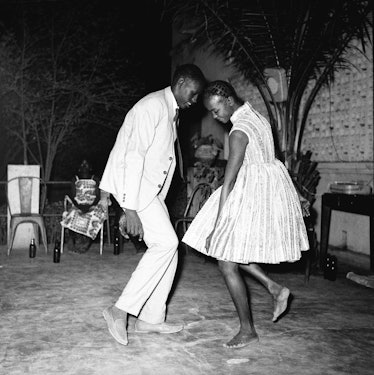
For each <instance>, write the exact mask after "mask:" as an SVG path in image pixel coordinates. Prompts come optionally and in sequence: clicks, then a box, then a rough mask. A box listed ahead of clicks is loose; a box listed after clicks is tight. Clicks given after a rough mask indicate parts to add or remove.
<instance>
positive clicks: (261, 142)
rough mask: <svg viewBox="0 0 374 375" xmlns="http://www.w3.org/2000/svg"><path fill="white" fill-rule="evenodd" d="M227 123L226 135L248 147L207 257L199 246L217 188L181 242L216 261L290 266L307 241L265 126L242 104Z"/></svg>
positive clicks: (207, 231) (288, 182) (298, 209)
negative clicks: (238, 135) (241, 136)
mask: <svg viewBox="0 0 374 375" xmlns="http://www.w3.org/2000/svg"><path fill="white" fill-rule="evenodd" d="M231 122H232V124H233V127H232V129H231V132H230V134H231V133H232V132H233V131H235V130H240V131H242V132H243V133H245V134H246V135H247V137H248V140H249V142H248V145H247V148H246V150H245V157H244V161H243V164H242V166H241V167H240V170H239V172H238V176H237V179H236V182H235V185H234V187H233V189H232V191H231V192H230V194H229V196H228V197H227V200H226V202H225V205H224V207H223V208H222V211H221V215H220V218H219V219H218V222H217V226H216V229H215V231H214V235H213V237H212V240H211V246H210V249H209V252H208V253H207V251H206V249H205V241H206V238H207V237H208V235H209V234H210V233H211V231H212V229H213V227H214V223H215V221H216V217H217V212H218V205H219V199H220V194H221V188H218V189H217V190H216V191H215V192H214V193H213V194H212V195H211V196H210V198H209V199H208V200H207V202H206V203H205V205H204V206H203V207H202V208H201V210H200V211H199V212H198V214H197V215H196V217H195V218H194V220H193V222H192V223H191V225H190V226H189V228H188V230H187V232H186V233H185V235H184V237H183V239H182V241H183V242H185V243H186V244H187V245H189V246H191V247H192V248H194V249H196V250H197V251H199V252H201V253H203V254H206V255H209V256H212V257H214V258H216V259H219V260H225V261H231V262H236V263H244V264H246V263H251V262H255V263H272V264H275V263H280V262H294V261H296V260H298V259H300V257H301V251H303V250H308V249H309V244H308V238H307V233H306V229H305V225H304V220H303V215H302V210H301V206H300V201H299V198H298V195H297V192H296V189H295V187H294V185H293V182H292V180H291V178H290V176H289V174H288V171H287V169H286V168H285V167H284V165H283V164H282V163H281V162H280V161H279V160H277V159H275V152H274V142H273V136H272V132H271V127H270V124H269V123H268V121H267V120H266V119H265V118H264V117H263V116H261V115H260V114H259V113H258V112H257V111H255V110H254V109H253V108H252V107H251V105H250V104H249V103H248V102H246V103H245V104H244V105H243V106H241V107H240V108H238V109H237V110H236V111H235V112H234V114H233V115H232V117H231Z"/></svg>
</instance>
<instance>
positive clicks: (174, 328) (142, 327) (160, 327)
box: [135, 319, 183, 334]
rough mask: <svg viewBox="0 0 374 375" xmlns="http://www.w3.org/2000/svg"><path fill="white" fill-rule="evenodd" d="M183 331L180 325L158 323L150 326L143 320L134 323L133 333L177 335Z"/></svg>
mask: <svg viewBox="0 0 374 375" xmlns="http://www.w3.org/2000/svg"><path fill="white" fill-rule="evenodd" d="M182 330H183V325H182V324H168V323H159V324H151V323H147V322H144V321H143V320H139V319H138V320H137V321H136V322H135V332H137V333H166V334H168V333H177V332H180V331H182Z"/></svg>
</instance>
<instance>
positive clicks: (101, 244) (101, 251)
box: [100, 225, 104, 255]
mask: <svg viewBox="0 0 374 375" xmlns="http://www.w3.org/2000/svg"><path fill="white" fill-rule="evenodd" d="M103 242H104V225H103V226H102V227H101V230H100V255H103Z"/></svg>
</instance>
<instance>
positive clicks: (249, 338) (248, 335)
mask: <svg viewBox="0 0 374 375" xmlns="http://www.w3.org/2000/svg"><path fill="white" fill-rule="evenodd" d="M254 341H258V336H257V333H255V332H242V331H239V333H238V334H237V335H236V336H234V337H233V338H232V339H231V340H230V341H229V342H227V343H226V344H223V346H224V347H225V348H229V349H238V348H243V347H244V346H247V345H249V344H250V343H251V342H254Z"/></svg>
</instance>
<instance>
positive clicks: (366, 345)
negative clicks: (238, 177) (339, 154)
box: [0, 243, 374, 375]
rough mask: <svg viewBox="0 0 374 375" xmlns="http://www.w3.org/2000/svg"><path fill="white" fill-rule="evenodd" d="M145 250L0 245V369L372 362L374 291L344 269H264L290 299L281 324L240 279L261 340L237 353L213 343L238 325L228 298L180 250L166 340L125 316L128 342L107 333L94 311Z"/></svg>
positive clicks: (154, 370) (217, 281)
mask: <svg viewBox="0 0 374 375" xmlns="http://www.w3.org/2000/svg"><path fill="white" fill-rule="evenodd" d="M141 256H142V254H139V253H136V252H135V251H134V248H133V246H132V245H131V243H128V245H126V246H125V249H124V252H123V253H121V254H120V255H118V256H115V255H113V249H112V247H108V246H107V247H105V249H104V253H103V256H100V255H99V248H98V246H97V245H96V244H94V246H92V248H91V249H90V250H89V251H88V252H87V253H85V254H70V253H64V254H63V255H62V257H61V263H58V264H55V263H53V262H52V254H51V253H50V254H48V255H46V254H44V253H42V251H40V252H38V253H37V256H36V258H34V259H30V258H29V257H28V251H27V250H25V251H22V250H14V251H13V252H12V254H11V256H10V257H9V258H8V257H7V256H6V248H5V247H1V248H0V286H1V291H2V295H1V300H0V307H1V310H0V311H1V335H0V373H1V374H7V375H18V374H22V375H23V374H32V375H44V374H45V375H52V374H77V375H96V374H100V375H102V374H105V375H106V374H108V375H117V374H126V375H153V374H155V375H156V374H161V375H169V374H170V375H171V374H175V375H182V374H183V375H195V374H196V375H197V374H199V375H200V374H201V375H210V374H214V375H221V374H225V375H226V374H233V375H234V374H235V375H241V374H243V375H244V374H245V375H247V374H257V375H261V374H264V375H269V374H276V375H282V374H297V375H300V374H303V375H304V374H306V375H309V374H313V375H316V374H329V375H342V374H355V375H356V374H369V373H370V374H371V373H372V369H373V367H374V359H373V352H374V319H373V311H374V293H373V290H372V289H368V288H365V287H363V286H360V285H357V284H355V283H352V282H351V281H350V280H347V279H346V278H345V275H344V274H343V269H342V268H341V272H340V273H339V274H338V278H337V280H336V281H329V280H325V279H324V278H323V276H322V275H319V274H318V273H316V274H313V275H312V276H311V278H310V282H309V284H308V285H305V284H304V277H303V273H302V272H299V270H295V269H294V270H290V269H285V268H284V267H283V268H282V267H271V268H269V269H268V272H269V273H270V274H271V275H272V278H274V279H275V280H276V281H278V282H279V283H281V284H284V285H287V286H288V287H289V288H290V289H291V291H292V295H293V300H292V304H291V308H290V310H289V312H288V314H287V315H285V316H284V317H283V318H282V319H281V320H280V321H279V322H278V323H276V324H274V323H272V321H271V318H272V300H271V297H270V296H269V295H268V294H267V293H266V291H265V290H264V288H263V287H262V286H261V285H260V284H258V283H257V282H256V281H255V280H253V279H251V278H247V279H246V280H247V282H248V288H249V291H250V295H251V300H252V310H253V316H254V320H255V325H256V328H257V331H258V334H259V336H260V342H259V343H258V344H254V345H252V346H248V347H246V348H243V349H237V350H229V349H226V348H224V347H223V346H222V344H223V343H225V342H226V341H227V340H229V339H230V338H231V337H232V336H233V335H234V334H235V333H236V332H237V329H238V320H237V316H236V314H235V310H234V307H233V305H232V301H231V299H230V296H229V294H228V292H227V290H226V287H225V285H224V282H223V280H222V277H221V275H220V273H219V270H218V268H217V265H216V264H215V262H212V261H208V262H204V259H203V258H200V257H197V256H195V255H194V254H189V255H188V256H185V257H182V258H181V262H180V267H179V274H178V282H177V284H176V285H175V288H174V293H173V295H172V297H171V299H170V303H169V308H168V320H169V321H173V322H183V323H184V325H185V329H184V331H182V332H181V333H178V334H175V335H157V334H147V335H145V334H143V335H141V334H136V333H135V332H134V329H133V325H134V321H135V320H134V318H131V319H130V321H129V340H130V344H129V345H128V346H127V347H124V346H121V345H119V344H117V343H116V342H115V341H114V340H112V338H111V336H110V335H109V333H108V332H107V328H106V324H105V321H104V319H103V318H102V310H103V309H104V308H105V307H107V306H108V305H110V304H112V303H113V302H115V300H116V299H117V298H118V296H119V295H120V293H121V291H122V288H123V286H124V285H125V283H126V282H127V280H128V279H129V277H130V275H131V273H132V271H133V269H134V267H135V266H136V264H137V263H138V261H139V259H140V258H141Z"/></svg>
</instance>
